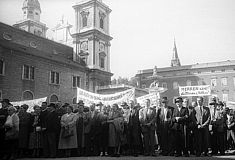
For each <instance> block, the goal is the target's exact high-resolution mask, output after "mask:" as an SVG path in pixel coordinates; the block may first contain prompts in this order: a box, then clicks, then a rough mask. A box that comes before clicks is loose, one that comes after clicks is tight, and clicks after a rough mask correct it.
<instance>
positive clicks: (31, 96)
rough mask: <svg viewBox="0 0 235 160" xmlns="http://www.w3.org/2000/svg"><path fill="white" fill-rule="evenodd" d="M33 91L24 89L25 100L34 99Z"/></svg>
mask: <svg viewBox="0 0 235 160" xmlns="http://www.w3.org/2000/svg"><path fill="white" fill-rule="evenodd" d="M32 99H33V93H32V92H31V91H24V92H23V100H32Z"/></svg>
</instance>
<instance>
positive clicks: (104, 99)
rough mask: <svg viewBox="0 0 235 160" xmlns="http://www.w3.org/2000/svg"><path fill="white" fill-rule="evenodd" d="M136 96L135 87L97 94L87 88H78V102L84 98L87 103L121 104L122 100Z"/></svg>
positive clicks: (127, 100) (125, 100)
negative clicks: (112, 92)
mask: <svg viewBox="0 0 235 160" xmlns="http://www.w3.org/2000/svg"><path fill="white" fill-rule="evenodd" d="M134 97H135V89H134V88H133V89H128V90H126V91H123V92H118V93H114V94H106V95H103V94H96V93H92V92H88V91H86V90H83V89H80V88H77V102H78V101H79V100H83V102H84V103H85V105H90V104H92V103H99V102H101V103H103V104H105V105H112V104H114V103H117V104H120V103H122V102H129V100H133V99H134Z"/></svg>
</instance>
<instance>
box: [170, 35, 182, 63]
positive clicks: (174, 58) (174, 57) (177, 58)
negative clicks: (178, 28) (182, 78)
mask: <svg viewBox="0 0 235 160" xmlns="http://www.w3.org/2000/svg"><path fill="white" fill-rule="evenodd" d="M178 66H181V64H180V59H179V57H178V52H177V48H176V44H175V39H174V48H173V57H172V60H171V67H178Z"/></svg>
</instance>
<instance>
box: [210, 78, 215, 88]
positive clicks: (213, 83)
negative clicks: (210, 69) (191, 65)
mask: <svg viewBox="0 0 235 160" xmlns="http://www.w3.org/2000/svg"><path fill="white" fill-rule="evenodd" d="M211 87H216V78H212V79H211Z"/></svg>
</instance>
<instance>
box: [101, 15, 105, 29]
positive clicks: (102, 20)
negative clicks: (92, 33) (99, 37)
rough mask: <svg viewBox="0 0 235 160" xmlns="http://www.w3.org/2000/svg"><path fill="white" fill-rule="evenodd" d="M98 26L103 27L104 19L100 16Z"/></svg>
mask: <svg viewBox="0 0 235 160" xmlns="http://www.w3.org/2000/svg"><path fill="white" fill-rule="evenodd" d="M100 28H102V29H104V19H103V18H102V17H101V18H100Z"/></svg>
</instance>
